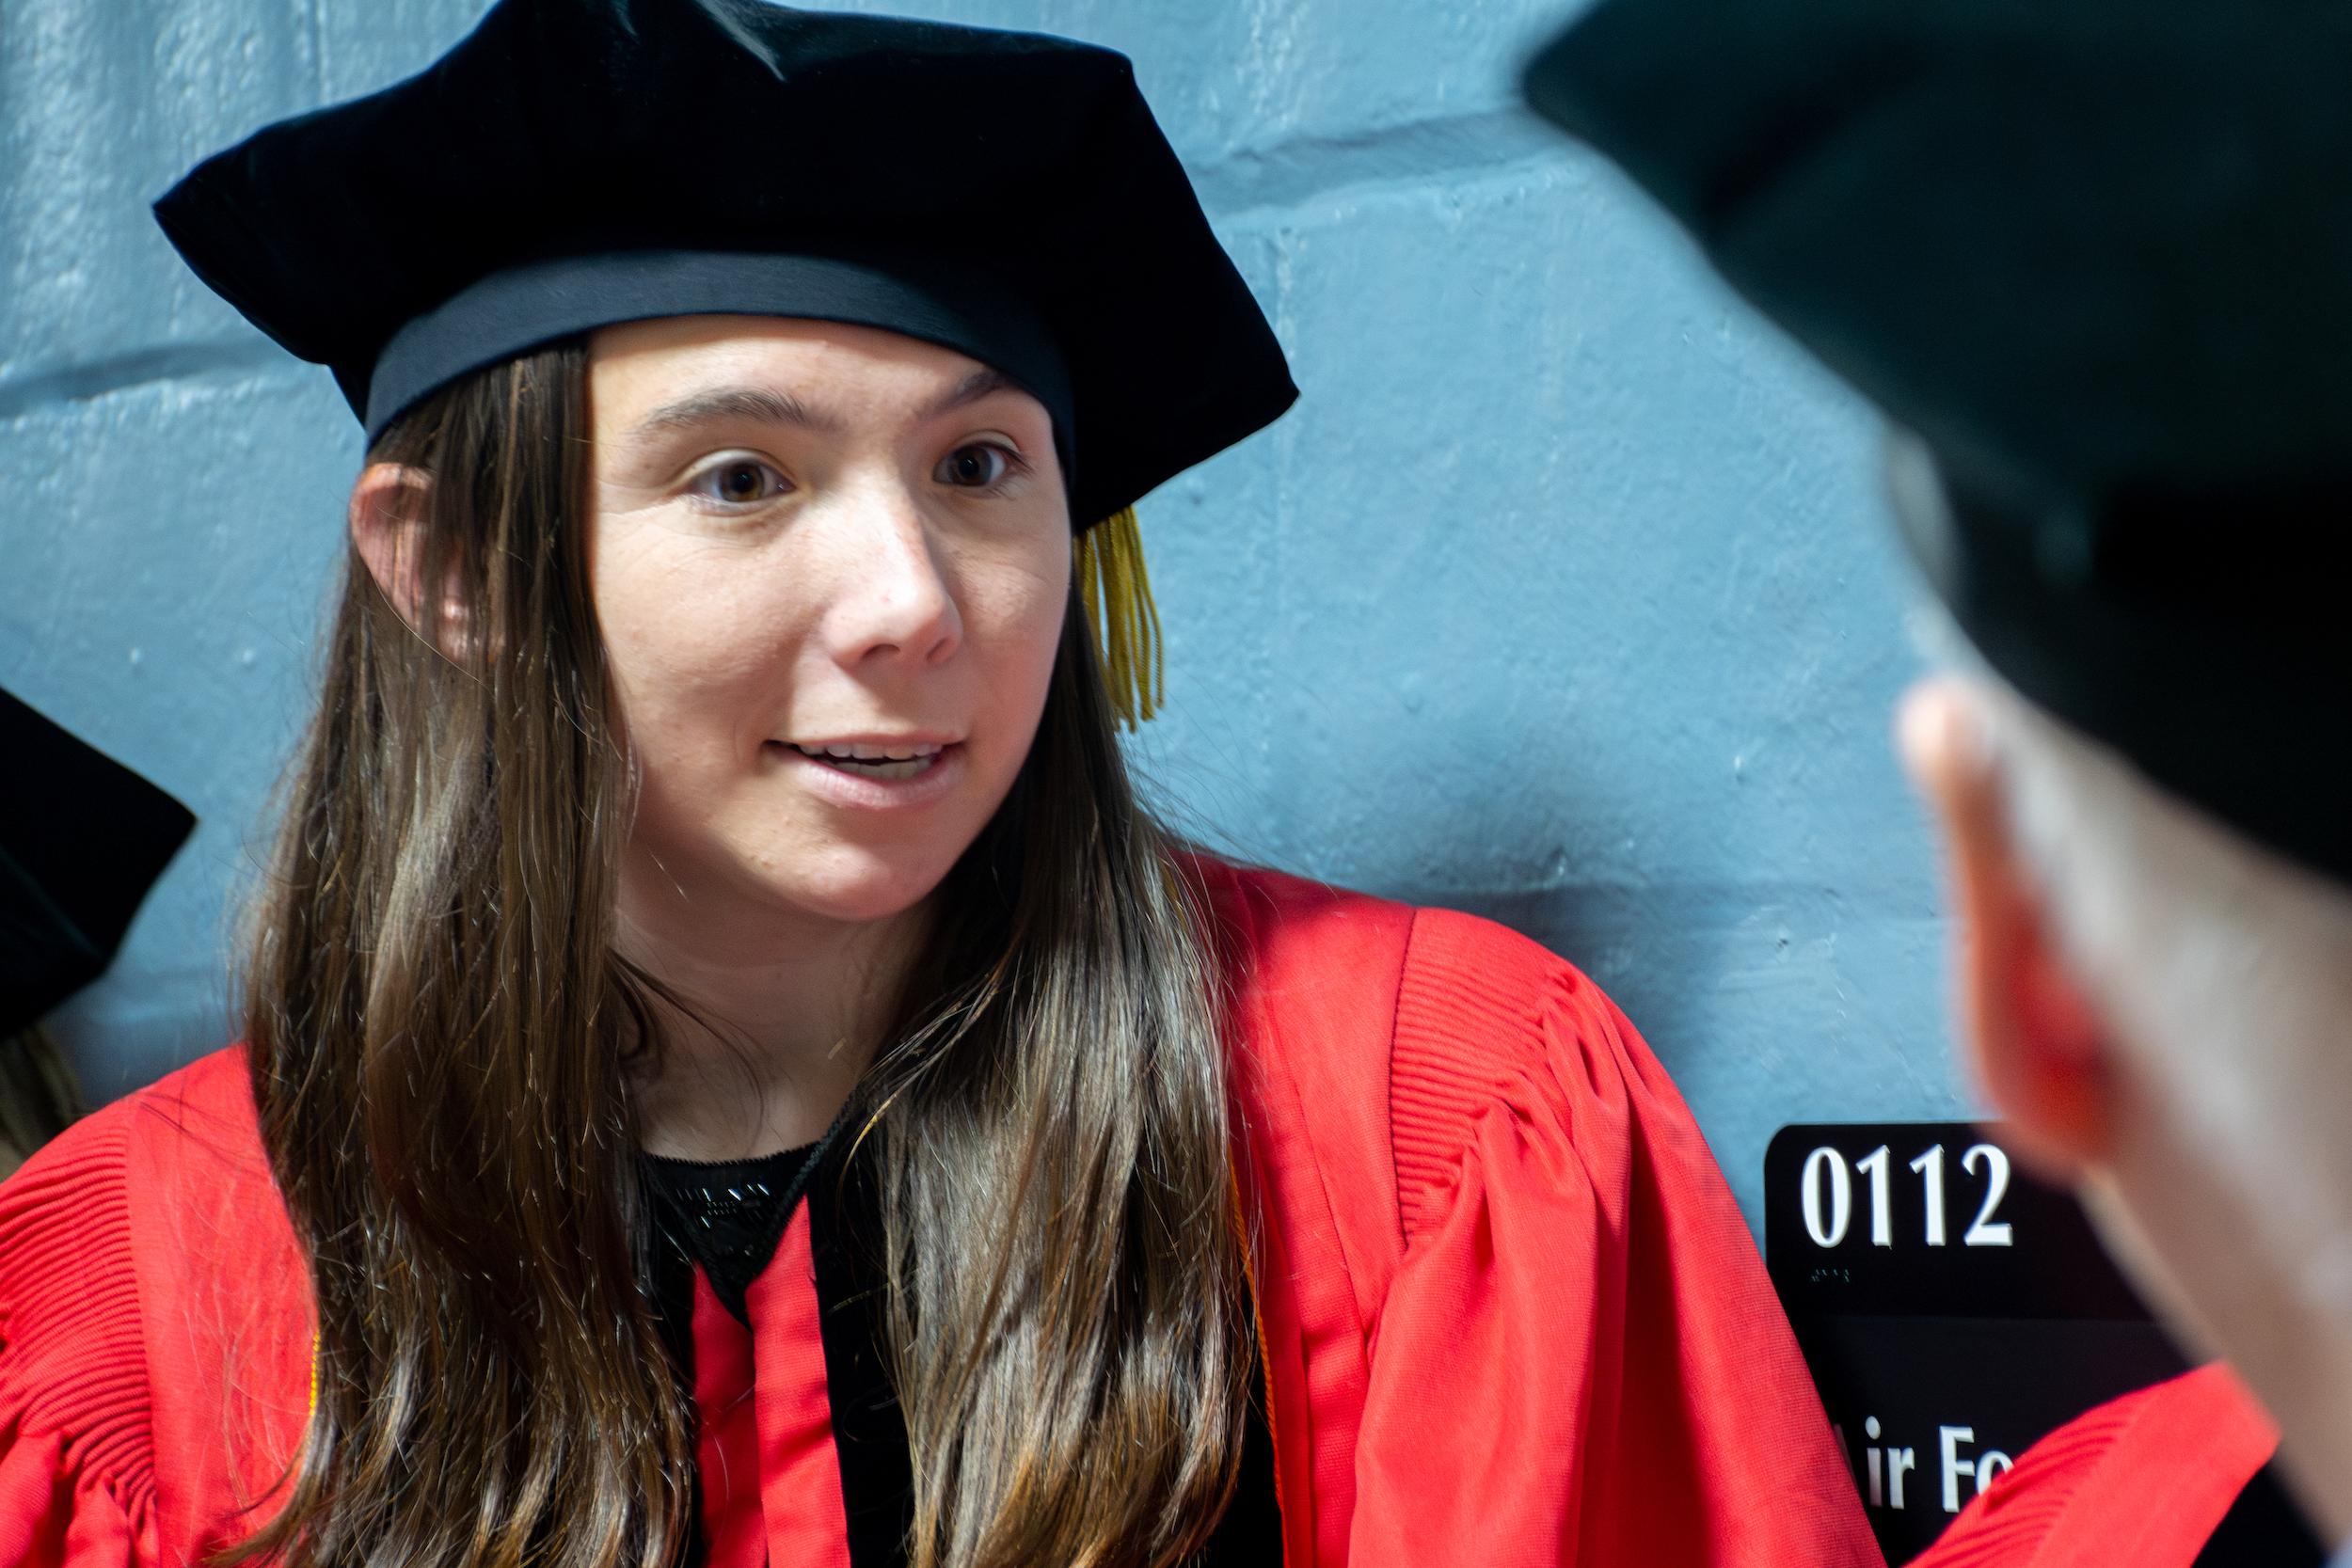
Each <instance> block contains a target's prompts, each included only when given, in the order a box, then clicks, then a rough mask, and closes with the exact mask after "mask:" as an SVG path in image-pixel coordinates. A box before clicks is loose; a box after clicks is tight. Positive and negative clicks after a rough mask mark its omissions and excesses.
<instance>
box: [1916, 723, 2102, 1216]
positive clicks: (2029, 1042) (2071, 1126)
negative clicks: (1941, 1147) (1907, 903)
mask: <svg viewBox="0 0 2352 1568" xmlns="http://www.w3.org/2000/svg"><path fill="white" fill-rule="evenodd" d="M1983 700H1984V699H1983V697H1982V696H1981V694H1980V693H1979V692H1977V691H1976V690H1974V689H1972V688H1970V687H1969V686H1967V685H1966V684H1965V683H1963V682H1962V681H1959V680H1955V679H1950V678H1944V679H1937V680H1931V681H1929V682H1926V683H1923V684H1922V685H1920V686H1917V687H1915V688H1913V689H1912V690H1911V691H1910V693H1909V694H1908V695H1906V696H1905V697H1904V699H1903V704H1902V713H1901V718H1900V721H1899V729H1898V745H1899V749H1900V751H1901V752H1902V757H1903V762H1904V765H1905V766H1906V767H1907V768H1909V769H1910V772H1911V776H1912V780H1913V782H1914V783H1915V784H1916V785H1917V786H1918V788H1919V792H1920V794H1922V795H1923V796H1925V797H1926V799H1927V802H1928V805H1929V807H1930V809H1931V812H1932V813H1933V815H1934V816H1935V817H1936V819H1937V822H1938V825H1939V826H1940V827H1941V828H1942V830H1943V834H1944V845H1945V850H1946V855H1947V860H1948V863H1949V865H1950V873H1951V887H1952V917H1953V920H1954V922H1955V923H1956V925H1957V926H1958V928H1959V938H1960V964H1959V990H1960V1002H1961V1010H1962V1015H1963V1025H1964V1027H1965V1031H1966V1035H1967V1038H1968V1044H1969V1047H1970V1050H1971V1053H1972V1055H1973V1057H1974V1061H1975V1067H1976V1071H1977V1079H1978V1082H1979V1083H1980V1084H1981V1085H1983V1087H1984V1090H1985V1093H1986V1094H1987V1096H1989V1097H1990V1098H1991V1100H1992V1101H1993V1103H1994V1106H1995V1108H1996V1109H1998V1110H1999V1112H2000V1114H2001V1115H2002V1116H2003V1117H2006V1118H2007V1119H2008V1121H2009V1123H2010V1127H2009V1129H2008V1132H2009V1134H2010V1137H2011V1138H2012V1139H2013V1140H2014V1142H2015V1144H2016V1146H2017V1148H2018V1149H2019V1151H2020V1152H2021V1153H2022V1154H2024V1155H2026V1157H2027V1158H2028V1159H2029V1160H2031V1161H2032V1163H2033V1164H2036V1165H2037V1166H2039V1167H2041V1169H2042V1172H2043V1174H2045V1175H2047V1176H2050V1177H2052V1178H2054V1179H2056V1180H2069V1181H2071V1180H2074V1179H2075V1178H2077V1177H2079V1176H2080V1175H2081V1174H2082V1173H2083V1171H2084V1169H2085V1168H2086V1167H2088V1166H2090V1165H2096V1164H2104V1163H2105V1162H2106V1157H2107V1155H2108V1153H2109V1151H2110V1148H2111V1144H2112V1137H2113V1131H2114V1130H2113V1127H2112V1112H2111V1105H2110V1101H2109V1096H2108V1092H2107V1084H2108V1078H2107V1074H2108V1066H2109V1058H2108V1050H2107V1037H2106V1030H2105V1027H2104V1025H2103V1024H2102V1023H2101V1022H2100V1019H2099V1016H2098V1014H2097V1012H2096V1011H2095V1010H2094V1009H2093V1008H2092V1007H2091V1006H2090V1003H2089V1001H2088V1000H2087V999H2086V998H2085V997H2084V994H2083V991H2082V988H2081V986H2080V985H2079V983H2078V982H2076V980H2075V979H2074V975H2073V974H2071V973H2070V972H2069V971H2068V969H2067V967H2066V965H2065V963H2064V961H2063V959H2062V958H2061V957H2060V955H2059V953H2058V948H2057V946H2056V944H2055V943H2054V942H2052V940H2051V937H2050V921H2049V911H2048V910H2047V908H2046V906H2045V905H2044V902H2043V899H2042V894H2041V891H2040V889H2039V888H2038V887H2037V885H2036V884H2035V881H2034V879H2033V878H2032V876H2031V875H2030V874H2029V873H2028V870H2027V868H2026V866H2025V865H2024V864H2023V863H2022V862H2021V861H2020V859H2019V857H2018V853H2017V849H2016V847H2015V845H2014V843H2013V842H2012V840H2011V837H2010V827H2009V816H2008V813H2007V810H2006V809H2005V805H2004V801H2003V798H2002V790H2001V780H2000V775H1999V773H1998V771H1997V770H1996V769H1995V768H1994V766H1993V764H1992V759H1991V757H1990V755H1989V752H1988V750H1987V748H1986V746H1985V744H1984V738H1983V737H1984V734H1985V727H1984V726H1985V718H1984V714H1983V708H1982V703H1983Z"/></svg>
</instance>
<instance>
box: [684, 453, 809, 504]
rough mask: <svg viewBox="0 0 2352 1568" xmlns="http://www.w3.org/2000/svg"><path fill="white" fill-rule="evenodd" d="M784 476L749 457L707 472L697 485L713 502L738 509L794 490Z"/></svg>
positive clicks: (697, 488)
mask: <svg viewBox="0 0 2352 1568" xmlns="http://www.w3.org/2000/svg"><path fill="white" fill-rule="evenodd" d="M791 487H792V486H791V483H790V482H789V481H787V479H786V478H785V477H784V476H783V475H782V474H780V473H778V472H776V470H775V469H773V468H771V467H769V466H768V465H767V464H765V463H755V462H752V461H751V460H750V459H748V458H746V459H743V460H741V461H739V462H734V463H722V464H720V465H719V466H718V467H715V468H712V469H710V470H708V471H707V472H706V473H705V474H704V475H703V476H702V478H701V479H700V480H698V481H697V482H696V483H695V488H696V490H697V491H698V492H699V493H700V494H702V495H705V496H707V497H709V498H710V499H712V500H716V501H724V502H727V503H729V504H731V505H735V506H748V505H750V504H751V503H752V502H754V501H763V500H766V499H769V498H770V497H771V496H776V495H781V494H782V493H783V492H785V491H787V490H789V489H790V488H791Z"/></svg>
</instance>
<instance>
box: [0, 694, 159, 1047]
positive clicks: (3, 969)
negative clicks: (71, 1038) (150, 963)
mask: <svg viewBox="0 0 2352 1568" xmlns="http://www.w3.org/2000/svg"><path fill="white" fill-rule="evenodd" d="M0 758H5V759H6V761H5V763H0V1039H5V1038H6V1037H8V1036H10V1035H13V1034H15V1033H17V1032H18V1031H19V1030H21V1029H24V1028H27V1027H29V1026H31V1025H32V1024H34V1023H36V1022H39V1021H40V1017H41V1015H42V1014H44V1013H46V1012H48V1011H49V1009H50V1008H52V1007H54V1006H56V1005H57V1004H58V1003H60V1002H62V1001H64V1000H65V999H66V998H67V997H69V996H71V995H72V994H73V993H74V992H75V991H77V990H81V989H82V988H83V987H84V986H86V985H87V984H88V983H89V982H90V981H92V980H95V979H97V978H98V976H99V975H100V974H103V973H104V972H105V968H106V965H107V964H108V963H109V962H111V961H112V960H113V958H114V955H115V949H116V948H118V947H119V946H120V945H121V943H122V934H123V932H124V931H125V930H127V929H128V928H129V927H130V925H131V917H132V916H133V915H135V914H136V913H138V909H139V904H140V903H141V901H143V900H144V899H145V898H146V896H147V890H148V889H149V888H150V887H151V886H152V885H153V884H154V881H155V879H156V878H158V877H160V876H162V875H163V871H164V867H165V866H166V865H167V864H169V863H170V862H171V857H172V856H173V855H174V854H176V853H177V852H178V851H179V848H180V846H181V844H182V843H183V841H184V840H185V839H186V838H187V836H188V830H189V829H191V828H193V827H194V826H195V825H196V818H195V817H193V816H189V815H188V811H187V808H186V807H185V806H183V805H182V804H180V802H179V801H177V800H173V799H172V798H171V797H170V796H168V795H166V794H165V793H164V792H163V791H162V790H160V789H157V788H156V787H155V786H154V785H153V784H149V783H148V782H147V781H146V780H145V779H142V778H140V777H139V776H138V775H137V774H135V773H134V772H132V771H131V770H130V769H129V768H124V767H123V766H122V765H121V764H119V763H117V762H114V761H111V760H109V759H108V758H106V757H104V756H103V755H101V754H100V753H99V752H95V751H92V750H91V749H90V748H89V747H88V746H86V745H84V744H83V743H82V742H81V741H79V740H76V739H75V738H74V737H73V736H71V735H69V734H67V733H66V732H65V731H64V730H61V729H59V728H58V727H57V726H56V724H53V723H51V722H50V721H48V720H46V719H44V718H42V717H41V716H40V714H38V713H36V712H34V711H33V710H32V709H31V708H29V707H27V706H26V705H24V704H23V703H21V702H19V701H18V700H17V699H16V698H14V697H12V696H10V695H8V693H7V692H6V691H0Z"/></svg>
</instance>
